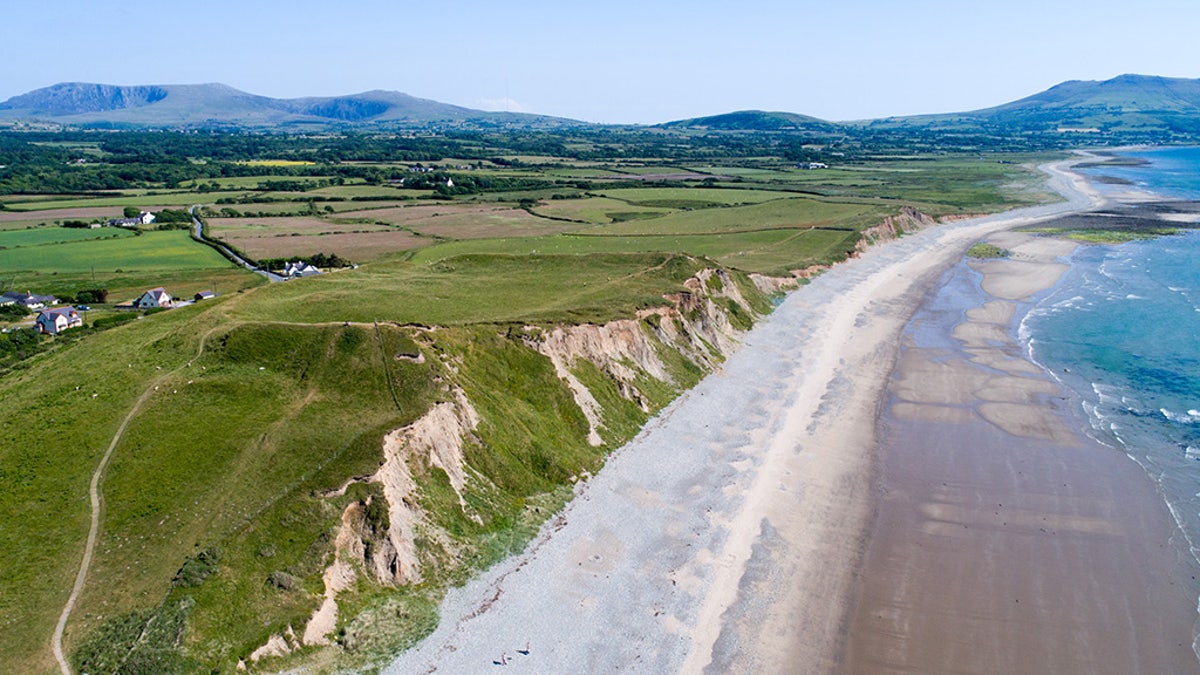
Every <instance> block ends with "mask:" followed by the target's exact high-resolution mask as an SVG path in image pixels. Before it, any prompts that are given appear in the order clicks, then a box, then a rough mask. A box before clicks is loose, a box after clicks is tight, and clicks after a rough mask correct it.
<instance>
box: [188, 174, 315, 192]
mask: <svg viewBox="0 0 1200 675" xmlns="http://www.w3.org/2000/svg"><path fill="white" fill-rule="evenodd" d="M317 179H318V178H317V177H312V176H272V175H267V176H220V177H217V178H199V179H197V180H192V181H187V182H185V183H182V185H183V186H184V187H189V188H192V187H195V186H196V185H200V184H203V185H210V184H216V185H219V186H221V189H223V190H253V189H255V188H256V187H258V185H259V184H260V183H265V182H268V181H289V182H301V183H312V182H315V181H316V180H317Z"/></svg>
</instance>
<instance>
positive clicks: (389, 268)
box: [231, 253, 704, 326]
mask: <svg viewBox="0 0 1200 675" xmlns="http://www.w3.org/2000/svg"><path fill="white" fill-rule="evenodd" d="M703 264H704V263H703V262H702V261H700V260H696V259H693V258H690V257H688V256H683V255H677V254H670V253H650V254H613V253H596V254H593V255H589V256H587V257H581V256H572V255H540V254H539V255H536V256H519V255H481V254H471V255H459V256H456V257H454V258H447V259H439V260H436V261H434V262H433V263H431V264H413V263H410V262H405V261H397V260H389V261H381V262H378V263H374V264H371V265H365V266H363V267H362V268H360V269H358V270H354V271H353V272H347V273H338V274H327V275H322V276H319V277H310V278H307V279H300V280H297V281H291V282H288V283H286V284H274V285H272V286H269V287H264V288H261V289H259V290H258V291H256V292H255V302H254V303H253V305H248V304H243V305H241V306H239V307H238V308H236V309H234V310H231V311H232V314H233V316H234V317H235V318H239V319H256V320H280V321H302V322H310V323H319V322H326V321H365V322H370V321H374V320H379V321H393V322H397V323H402V324H408V323H414V324H421V325H439V326H449V325H465V324H472V323H507V322H525V321H530V322H547V323H568V324H570V323H587V322H593V323H603V322H604V321H608V320H611V319H615V318H621V317H627V316H630V315H631V314H633V313H634V311H636V310H637V309H639V308H642V307H650V306H659V305H662V304H664V303H665V300H664V299H663V294H664V293H669V292H673V291H678V290H681V289H682V283H683V281H684V280H685V279H687V278H688V277H690V276H691V275H693V274H695V273H696V272H697V271H698V270H699V269H700V268H701V267H702V266H703Z"/></svg>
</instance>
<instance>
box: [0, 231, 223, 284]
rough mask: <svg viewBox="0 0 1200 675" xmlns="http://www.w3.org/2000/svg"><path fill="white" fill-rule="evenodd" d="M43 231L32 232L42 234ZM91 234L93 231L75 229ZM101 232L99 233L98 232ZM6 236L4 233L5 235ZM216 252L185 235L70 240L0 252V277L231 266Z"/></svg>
mask: <svg viewBox="0 0 1200 675" xmlns="http://www.w3.org/2000/svg"><path fill="white" fill-rule="evenodd" d="M43 231H44V230H33V232H43ZM79 231H80V232H94V231H95V230H79ZM101 231H103V230H101ZM5 234H8V233H5ZM231 265H232V263H230V262H229V261H228V260H226V259H225V258H223V257H221V255H220V254H219V253H217V252H216V251H214V250H213V249H211V248H209V247H208V246H205V245H203V244H198V243H196V242H195V241H193V240H192V239H191V237H189V236H188V233H187V232H184V231H181V230H171V231H164V232H146V233H144V234H142V235H140V236H125V237H120V238H117V239H100V240H96V241H73V242H66V243H63V244H58V245H54V246H36V247H30V248H25V249H6V250H2V251H0V274H6V275H7V274H11V273H13V272H60V273H71V272H83V271H90V270H92V269H98V270H104V271H112V270H116V269H121V270H125V271H130V272H137V271H146V270H184V269H187V270H209V269H222V268H225V267H229V266H231Z"/></svg>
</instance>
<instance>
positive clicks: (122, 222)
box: [108, 211, 154, 227]
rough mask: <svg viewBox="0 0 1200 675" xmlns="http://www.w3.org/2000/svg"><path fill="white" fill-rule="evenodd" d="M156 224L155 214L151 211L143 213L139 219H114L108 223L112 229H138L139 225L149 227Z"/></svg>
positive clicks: (139, 215)
mask: <svg viewBox="0 0 1200 675" xmlns="http://www.w3.org/2000/svg"><path fill="white" fill-rule="evenodd" d="M153 222H154V214H153V213H150V212H149V211H142V212H141V213H139V214H138V216H137V218H113V219H112V220H110V221H108V224H109V226H111V227H137V226H138V225H149V224H150V223H153Z"/></svg>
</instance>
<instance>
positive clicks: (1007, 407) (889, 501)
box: [846, 191, 1200, 673]
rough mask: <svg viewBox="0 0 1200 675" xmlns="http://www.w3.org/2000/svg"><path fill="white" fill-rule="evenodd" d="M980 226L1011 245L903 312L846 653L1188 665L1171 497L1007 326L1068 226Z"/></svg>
mask: <svg viewBox="0 0 1200 675" xmlns="http://www.w3.org/2000/svg"><path fill="white" fill-rule="evenodd" d="M1104 196H1105V201H1106V202H1108V204H1106V206H1124V205H1129V204H1133V203H1145V202H1147V201H1171V200H1170V199H1169V198H1162V197H1159V196H1157V195H1151V194H1149V193H1146V192H1144V191H1137V192H1136V194H1130V193H1129V191H1122V192H1106V194H1105V195H1104ZM988 241H989V242H990V243H993V244H996V245H998V246H1000V247H1002V248H1007V249H1010V250H1012V252H1013V255H1012V257H1011V258H1008V259H996V260H988V261H970V262H965V261H964V262H963V263H961V264H960V265H959V266H958V267H957V268H955V269H953V270H952V271H951V272H948V273H947V275H946V277H944V278H943V280H942V281H941V282H940V283H939V284H938V285H937V286H936V287H935V288H934V289H933V290H932V291H931V293H930V295H929V296H928V297H927V299H926V300H925V302H923V303H922V307H921V308H920V309H919V310H918V312H917V314H916V315H915V316H914V319H913V321H912V322H911V323H910V324H909V326H908V327H907V328H906V329H905V333H904V340H903V343H902V346H901V349H900V356H899V359H898V361H897V367H896V369H895V371H894V373H893V375H892V378H891V381H890V383H889V386H888V396H887V399H886V400H885V401H883V406H882V409H881V415H880V416H879V419H878V428H879V430H880V438H881V439H882V440H881V443H880V446H879V453H880V461H879V465H880V476H879V479H878V485H879V493H880V495H881V496H880V497H879V502H880V506H879V511H878V513H879V515H878V517H877V519H876V521H875V522H874V523H873V525H872V534H871V543H870V545H869V546H868V551H867V555H866V557H865V559H864V564H863V567H862V570H863V580H862V582H861V583H860V586H859V592H858V595H857V597H856V601H855V609H854V618H853V620H852V622H851V624H850V641H849V644H848V649H847V665H848V667H847V668H846V671H847V672H854V673H892V672H922V673H942V672H947V673H948V672H1038V671H1042V672H1065V673H1072V672H1079V673H1098V672H1111V673H1132V672H1200V660H1198V657H1197V653H1196V651H1195V648H1194V640H1195V628H1194V626H1195V625H1196V621H1197V609H1196V597H1197V583H1196V574H1197V571H1198V569H1200V565H1198V564H1197V561H1196V560H1195V559H1194V558H1193V557H1192V554H1191V552H1190V551H1187V550H1185V547H1184V546H1182V545H1181V543H1180V542H1179V541H1178V535H1179V534H1181V532H1180V530H1179V527H1178V523H1177V522H1176V519H1175V517H1174V514H1173V513H1172V512H1171V510H1170V509H1169V505H1168V503H1167V501H1166V500H1165V499H1164V496H1163V495H1162V494H1161V493H1160V492H1159V490H1158V488H1157V486H1156V485H1155V484H1154V483H1153V481H1152V480H1151V479H1150V477H1149V476H1148V475H1147V474H1146V473H1145V471H1144V468H1143V467H1142V466H1141V465H1140V464H1139V463H1138V462H1137V460H1136V459H1135V458H1134V457H1132V456H1131V455H1128V454H1126V452H1124V451H1123V450H1121V449H1118V448H1113V447H1111V446H1108V445H1104V444H1102V443H1100V442H1098V441H1096V440H1095V439H1093V438H1092V437H1091V436H1090V434H1089V433H1088V427H1087V423H1086V421H1085V420H1084V419H1083V418H1082V417H1081V416H1082V411H1081V408H1080V401H1078V400H1077V399H1075V395H1074V393H1073V392H1072V391H1071V390H1070V389H1069V388H1067V387H1066V386H1065V385H1064V384H1063V383H1062V382H1061V381H1059V379H1058V378H1057V377H1056V376H1055V374H1054V373H1052V372H1049V371H1048V370H1046V369H1045V368H1044V367H1043V366H1041V365H1040V364H1038V363H1036V362H1035V361H1034V360H1033V358H1032V355H1031V354H1030V353H1029V350H1028V349H1027V345H1025V344H1022V343H1021V342H1020V341H1019V340H1018V339H1016V336H1017V333H1018V330H1017V329H1018V326H1019V325H1020V323H1021V321H1022V320H1023V318H1024V316H1025V315H1026V314H1027V313H1028V311H1029V310H1030V309H1031V308H1032V306H1033V304H1034V301H1035V299H1036V298H1037V297H1039V295H1040V294H1042V293H1044V292H1047V291H1049V290H1050V289H1052V288H1053V287H1054V286H1056V285H1057V283H1058V281H1059V280H1060V278H1061V276H1062V275H1063V274H1064V273H1066V272H1067V271H1068V270H1069V265H1068V264H1067V263H1065V262H1063V260H1064V258H1065V257H1066V256H1068V255H1069V254H1070V253H1071V252H1072V251H1074V250H1075V249H1076V248H1077V247H1078V246H1079V245H1080V244H1079V243H1078V242H1070V241H1066V240H1062V239H1053V238H1046V237H1036V236H1034V235H1030V234H1023V233H1019V232H1013V231H1007V232H1001V233H997V234H995V235H993V236H991V237H989V238H988ZM1021 603H1024V604H1021Z"/></svg>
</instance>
